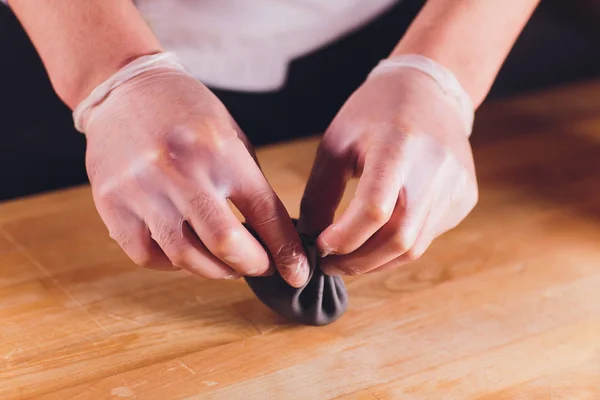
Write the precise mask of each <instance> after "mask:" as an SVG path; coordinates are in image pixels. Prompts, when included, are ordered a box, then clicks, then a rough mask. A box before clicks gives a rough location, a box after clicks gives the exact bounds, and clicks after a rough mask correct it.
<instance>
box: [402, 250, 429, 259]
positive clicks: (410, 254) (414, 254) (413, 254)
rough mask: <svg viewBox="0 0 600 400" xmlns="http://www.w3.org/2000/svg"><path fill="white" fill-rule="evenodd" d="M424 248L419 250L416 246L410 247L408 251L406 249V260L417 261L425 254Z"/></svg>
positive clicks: (404, 255)
mask: <svg viewBox="0 0 600 400" xmlns="http://www.w3.org/2000/svg"><path fill="white" fill-rule="evenodd" d="M423 253H424V250H417V249H415V248H414V247H413V248H410V249H408V251H406V252H405V253H404V254H403V255H402V257H403V258H404V259H405V260H406V261H416V260H418V259H419V258H421V256H422V255H423Z"/></svg>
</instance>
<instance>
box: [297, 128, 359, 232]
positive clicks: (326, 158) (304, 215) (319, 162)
mask: <svg viewBox="0 0 600 400" xmlns="http://www.w3.org/2000/svg"><path fill="white" fill-rule="evenodd" d="M354 164H355V163H354V157H353V155H352V153H351V152H350V151H349V150H348V149H345V150H344V151H339V150H337V149H335V148H334V147H333V146H331V145H329V144H328V143H327V141H326V139H325V140H323V141H322V142H321V144H320V146H319V149H318V150H317V156H316V159H315V162H314V164H313V167H312V170H311V173H310V177H309V178H308V182H307V184H306V188H305V190H304V195H303V196H302V202H301V203H300V218H299V220H298V230H299V231H300V232H302V233H304V234H306V235H309V236H311V237H314V238H316V237H317V236H318V235H319V234H320V233H321V232H322V231H323V230H325V228H327V227H328V226H329V225H330V224H331V223H332V222H333V218H334V216H335V211H336V209H337V207H338V206H339V204H340V201H341V200H342V196H343V195H344V190H345V189H346V184H347V183H348V180H349V179H350V178H351V177H352V176H353V174H354Z"/></svg>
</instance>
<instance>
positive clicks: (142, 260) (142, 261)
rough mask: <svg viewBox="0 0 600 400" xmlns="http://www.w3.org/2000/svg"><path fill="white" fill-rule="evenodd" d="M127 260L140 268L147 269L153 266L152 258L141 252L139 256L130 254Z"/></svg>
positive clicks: (148, 254)
mask: <svg viewBox="0 0 600 400" xmlns="http://www.w3.org/2000/svg"><path fill="white" fill-rule="evenodd" d="M129 258H130V259H131V261H133V262H134V263H135V264H136V265H138V266H140V267H142V268H149V267H151V266H152V265H153V260H152V256H151V255H150V253H144V252H142V253H139V254H130V255H129Z"/></svg>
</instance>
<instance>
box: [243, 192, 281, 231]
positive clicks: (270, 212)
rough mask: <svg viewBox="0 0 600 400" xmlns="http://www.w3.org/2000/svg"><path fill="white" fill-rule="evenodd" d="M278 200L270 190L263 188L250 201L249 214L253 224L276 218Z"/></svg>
mask: <svg viewBox="0 0 600 400" xmlns="http://www.w3.org/2000/svg"><path fill="white" fill-rule="evenodd" d="M278 208H279V200H278V198H277V196H275V195H274V194H273V193H272V192H270V191H267V190H263V191H259V192H258V193H256V194H255V195H254V197H253V198H252V199H251V201H250V214H251V216H252V219H253V221H254V224H255V225H265V224H269V223H271V222H273V221H275V220H277V215H278V212H277V211H278Z"/></svg>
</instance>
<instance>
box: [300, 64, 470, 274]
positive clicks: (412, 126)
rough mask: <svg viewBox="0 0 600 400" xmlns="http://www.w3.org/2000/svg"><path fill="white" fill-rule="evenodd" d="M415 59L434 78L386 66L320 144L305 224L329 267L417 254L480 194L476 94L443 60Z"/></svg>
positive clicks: (352, 267)
mask: <svg viewBox="0 0 600 400" xmlns="http://www.w3.org/2000/svg"><path fill="white" fill-rule="evenodd" d="M410 57H413V59H412V60H413V61H415V59H416V62H417V64H418V65H421V66H422V65H423V63H425V64H427V66H428V70H429V71H430V72H431V73H432V74H433V75H435V77H436V79H437V80H434V79H432V76H430V75H428V74H426V73H424V72H423V71H422V70H419V69H414V68H410V67H407V66H398V65H394V64H392V65H383V64H381V65H380V67H382V68H379V67H378V68H379V69H378V70H376V71H375V72H376V73H374V74H372V75H371V76H370V77H369V79H367V80H366V82H365V83H364V84H363V85H362V86H361V87H360V88H359V89H358V90H356V92H355V93H353V94H352V96H351V97H350V98H349V99H348V101H347V102H346V104H345V105H344V106H343V107H342V109H341V110H340V111H339V113H338V114H337V116H336V117H335V119H334V120H333V122H332V123H331V125H330V126H329V128H328V129H327V132H326V133H325V135H324V137H323V140H322V142H321V144H320V147H319V149H318V153H317V158H316V161H315V163H314V166H313V169H312V172H311V176H310V179H309V181H308V184H307V187H306V191H305V194H304V198H303V200H302V206H301V223H300V225H301V226H302V227H303V229H304V230H306V231H309V232H321V231H322V233H321V234H320V236H319V237H318V241H317V244H318V247H319V250H320V252H321V254H322V256H327V255H328V256H327V257H326V258H325V259H324V260H323V261H322V263H321V266H322V268H323V270H324V272H325V273H328V274H333V275H335V274H349V275H357V274H362V273H365V272H369V271H374V270H380V269H387V268H390V267H395V266H398V265H401V264H402V263H404V262H407V261H411V260H415V259H417V258H418V257H420V256H421V255H422V254H423V253H424V252H425V250H426V249H427V248H428V247H429V245H430V243H431V242H432V240H433V239H434V238H436V237H437V236H439V235H441V234H442V233H444V232H446V231H448V230H449V229H451V228H453V227H455V226H456V225H457V224H458V223H459V222H460V221H461V220H462V219H463V218H464V217H465V216H466V215H467V214H468V213H469V212H470V210H471V209H472V208H473V207H474V205H475V204H476V202H477V197H478V194H477V183H476V177H475V169H474V165H473V157H472V153H471V147H470V144H469V141H468V137H469V135H470V129H471V124H472V116H473V108H472V106H471V108H470V110H469V104H470V99H468V98H466V97H465V96H466V93H464V92H460V87H459V86H457V85H458V83H457V81H452V78H453V76H450V75H449V72H448V71H446V70H444V69H443V67H441V66H439V65H437V64H435V63H432V62H431V60H427V59H423V58H422V57H421V58H420V57H419V56H409V57H408V59H411V58H410ZM398 61H399V62H400V61H402V58H400V59H399V60H398ZM444 80H446V82H445V81H444ZM442 87H446V89H452V91H453V92H454V93H458V94H460V96H459V98H456V97H454V96H453V95H451V93H450V92H445V91H444V90H442ZM458 100H461V101H458ZM359 175H361V177H360V180H359V182H358V186H357V189H356V193H355V195H354V197H353V199H352V201H351V202H350V204H349V206H348V208H347V209H346V210H345V212H343V213H342V215H341V216H340V218H339V219H338V220H337V221H335V222H334V223H332V221H333V219H334V212H335V210H336V208H337V206H338V204H339V201H340V199H341V197H342V195H343V192H344V189H345V186H346V183H347V181H348V179H349V178H350V177H352V176H359Z"/></svg>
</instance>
